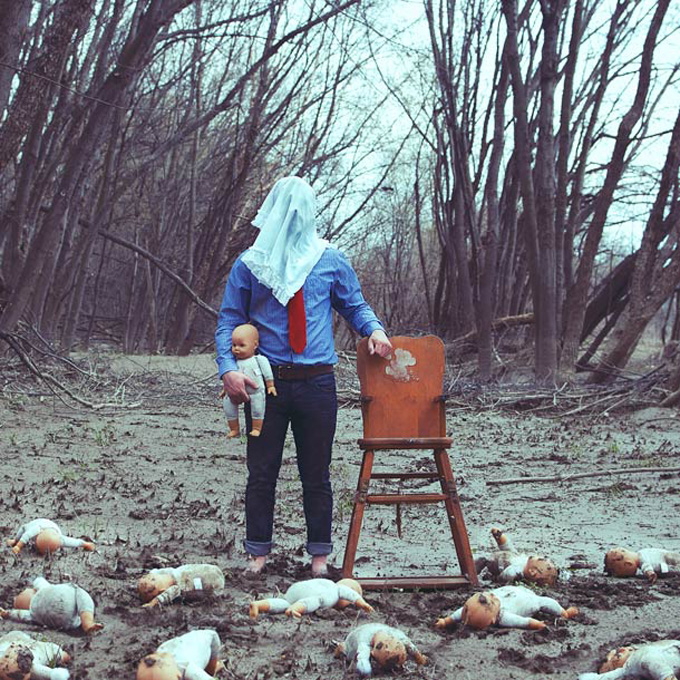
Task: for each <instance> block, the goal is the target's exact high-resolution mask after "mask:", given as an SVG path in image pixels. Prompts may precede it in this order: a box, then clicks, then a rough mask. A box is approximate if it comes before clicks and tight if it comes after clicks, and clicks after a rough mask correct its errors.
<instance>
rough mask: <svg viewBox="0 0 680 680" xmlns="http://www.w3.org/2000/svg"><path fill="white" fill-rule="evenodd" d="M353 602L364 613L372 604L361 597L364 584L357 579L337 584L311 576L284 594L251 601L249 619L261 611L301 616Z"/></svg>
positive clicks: (341, 581) (346, 579) (368, 610)
mask: <svg viewBox="0 0 680 680" xmlns="http://www.w3.org/2000/svg"><path fill="white" fill-rule="evenodd" d="M350 604H354V605H356V607H357V608H359V609H363V610H364V611H365V612H369V613H370V612H372V611H373V607H371V605H370V604H368V603H367V602H366V600H364V598H363V597H362V589H361V585H360V584H359V583H357V582H356V581H355V580H354V579H351V578H345V579H342V580H340V581H338V582H337V583H333V581H331V580H329V579H326V578H312V579H309V580H308V581H298V582H297V583H293V585H292V586H290V588H288V590H286V592H285V593H284V594H283V596H282V597H270V598H267V599H265V600H256V601H254V602H251V603H250V618H251V619H256V618H257V617H258V615H259V614H260V613H262V612H268V613H269V614H281V613H282V612H285V614H286V616H293V617H295V618H298V619H299V618H300V617H301V616H302V615H303V614H311V613H312V612H315V611H316V610H317V609H320V608H321V607H338V608H339V609H344V608H345V607H347V606H348V605H350Z"/></svg>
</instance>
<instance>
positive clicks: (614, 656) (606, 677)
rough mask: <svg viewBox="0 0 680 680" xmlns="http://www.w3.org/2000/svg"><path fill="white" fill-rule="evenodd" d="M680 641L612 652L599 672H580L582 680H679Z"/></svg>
mask: <svg viewBox="0 0 680 680" xmlns="http://www.w3.org/2000/svg"><path fill="white" fill-rule="evenodd" d="M677 673H680V640H659V641H658V642H649V643H647V644H644V645H639V646H638V645H631V646H630V647H620V648H619V649H612V650H611V652H609V654H607V659H606V660H605V662H604V663H603V664H602V666H600V672H599V673H581V675H579V676H578V677H579V680H623V679H624V678H625V679H628V680H633V679H634V678H635V679H636V680H677Z"/></svg>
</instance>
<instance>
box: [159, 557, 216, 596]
mask: <svg viewBox="0 0 680 680" xmlns="http://www.w3.org/2000/svg"><path fill="white" fill-rule="evenodd" d="M149 574H150V575H154V574H170V576H172V578H173V580H174V581H175V584H174V585H172V586H170V587H169V588H167V589H166V590H164V591H163V592H162V593H161V594H160V595H157V596H156V598H155V599H156V600H157V601H158V602H159V604H169V603H170V602H172V601H173V600H176V599H178V598H179V597H181V596H182V595H183V594H184V593H190V592H196V591H199V590H204V591H208V592H209V591H213V590H220V589H222V588H224V574H223V573H222V570H221V569H220V568H219V567H218V566H216V565H214V564H183V565H182V566H181V567H164V568H162V569H152V570H151V571H150V572H149Z"/></svg>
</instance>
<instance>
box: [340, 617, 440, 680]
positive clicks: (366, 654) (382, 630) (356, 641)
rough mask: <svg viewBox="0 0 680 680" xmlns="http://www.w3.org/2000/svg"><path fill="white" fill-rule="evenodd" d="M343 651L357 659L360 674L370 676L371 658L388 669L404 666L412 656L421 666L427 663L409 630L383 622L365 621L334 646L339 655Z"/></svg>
mask: <svg viewBox="0 0 680 680" xmlns="http://www.w3.org/2000/svg"><path fill="white" fill-rule="evenodd" d="M343 654H344V655H345V656H346V657H347V658H348V659H350V660H354V661H356V665H357V672H358V673H360V674H361V675H371V672H372V668H371V659H372V660H373V661H374V662H375V664H376V665H377V666H378V667H379V668H380V669H381V670H385V671H387V670H391V669H393V668H401V666H403V665H404V663H405V662H406V659H407V657H408V656H409V655H410V656H412V657H413V659H414V660H415V662H416V663H417V664H419V665H421V666H422V665H424V664H426V663H427V657H426V656H424V655H423V654H421V653H420V652H419V651H418V648H417V647H416V646H415V645H414V644H413V643H412V642H411V640H410V639H409V637H408V636H407V635H406V633H404V632H402V631H400V630H398V629H397V628H391V627H390V626H387V625H385V624H384V623H366V624H364V625H363V626H359V627H358V628H355V629H354V630H353V631H351V632H350V633H349V635H348V636H347V637H346V638H345V642H344V643H342V642H341V643H340V644H339V645H338V646H337V647H336V648H335V656H336V657H340V656H342V655H343Z"/></svg>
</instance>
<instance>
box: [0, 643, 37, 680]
mask: <svg viewBox="0 0 680 680" xmlns="http://www.w3.org/2000/svg"><path fill="white" fill-rule="evenodd" d="M32 666H33V652H32V651H31V650H30V649H29V648H28V647H26V646H25V645H22V644H17V643H16V642H13V643H12V644H11V645H10V646H9V647H8V648H7V649H6V650H5V653H4V654H3V656H2V657H0V680H29V679H30V677H31V667H32Z"/></svg>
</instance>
